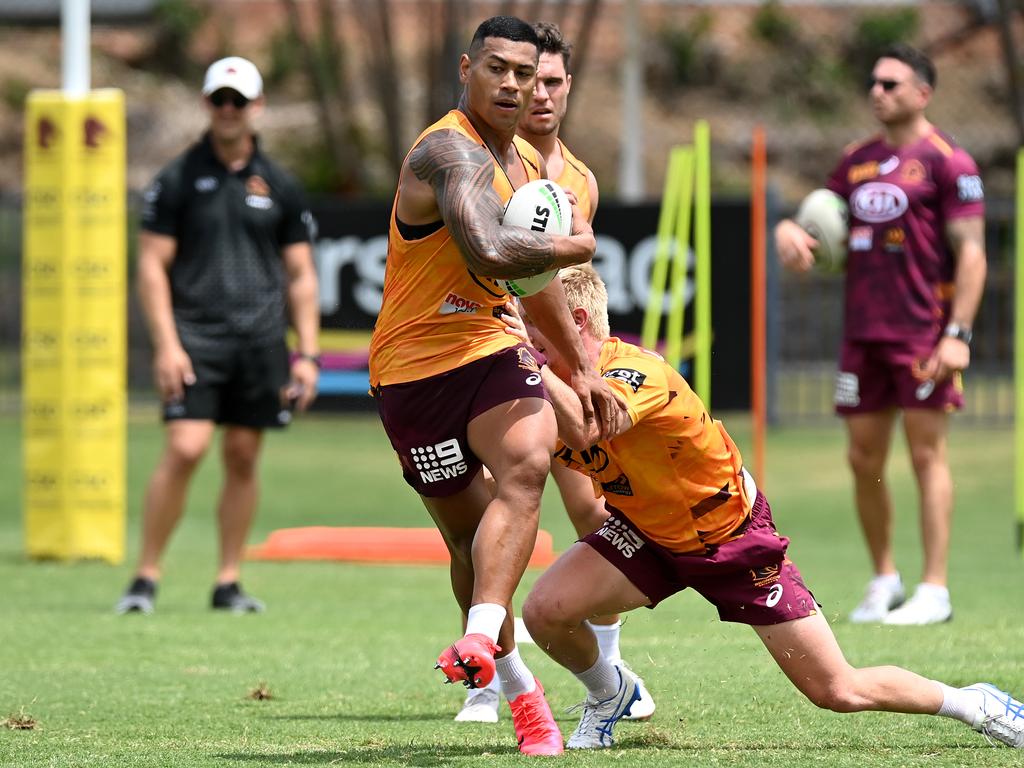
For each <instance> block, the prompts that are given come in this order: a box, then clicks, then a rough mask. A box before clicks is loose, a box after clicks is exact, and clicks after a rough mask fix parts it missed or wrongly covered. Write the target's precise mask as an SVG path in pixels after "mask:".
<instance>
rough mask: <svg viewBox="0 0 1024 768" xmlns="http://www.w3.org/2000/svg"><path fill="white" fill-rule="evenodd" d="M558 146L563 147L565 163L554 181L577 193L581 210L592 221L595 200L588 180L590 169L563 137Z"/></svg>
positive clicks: (563, 187)
mask: <svg viewBox="0 0 1024 768" xmlns="http://www.w3.org/2000/svg"><path fill="white" fill-rule="evenodd" d="M558 146H559V147H561V148H562V160H564V161H565V164H564V165H563V166H562V175H561V176H559V177H558V178H557V179H553V181H556V182H558V185H559V186H560V187H561V188H562V189H571V190H572V191H573V192H575V193H576V200H577V203H578V204H579V207H580V212H581V213H582V214H583V216H584V218H586V220H587V221H590V216H591V214H592V213H593V211H594V201H593V200H591V199H590V183H589V180H588V179H589V174H590V169H589V168H587V166H585V165H584V164H583V163H581V162H580V161H579V158H577V157H576V155H574V154H573V153H572V152H570V151H569V148H568V147H567V146H565V144H563V143H562V140H561V139H558Z"/></svg>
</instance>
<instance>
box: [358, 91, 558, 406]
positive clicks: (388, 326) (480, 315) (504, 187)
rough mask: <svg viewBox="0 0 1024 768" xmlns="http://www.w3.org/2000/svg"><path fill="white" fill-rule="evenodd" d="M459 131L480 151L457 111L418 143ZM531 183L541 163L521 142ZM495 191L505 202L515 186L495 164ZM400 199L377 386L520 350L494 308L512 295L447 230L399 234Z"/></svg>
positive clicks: (380, 328) (373, 348)
mask: <svg viewBox="0 0 1024 768" xmlns="http://www.w3.org/2000/svg"><path fill="white" fill-rule="evenodd" d="M444 130H451V131H458V132H459V133H461V134H463V135H464V136H467V137H469V138H470V139H472V140H473V141H475V142H476V143H478V144H480V145H481V146H483V145H484V142H483V140H482V139H481V138H480V135H479V134H478V133H477V132H476V130H475V129H474V128H473V126H472V124H471V123H470V122H469V119H468V118H467V117H466V116H465V115H464V114H463V113H462V112H460V111H458V110H455V109H453V110H452V111H451V112H449V113H448V114H447V115H445V116H444V117H443V118H441V119H440V120H438V121H437V122H436V123H434V124H433V125H432V126H430V127H429V128H427V129H426V130H425V131H424V132H423V133H422V134H420V137H419V138H418V139H416V143H415V144H413V146H414V147H415V146H416V144H419V142H420V141H422V140H423V137H424V136H426V135H427V134H429V133H431V132H433V131H444ZM514 142H515V147H516V150H517V151H518V153H519V157H520V158H521V159H522V161H523V167H524V168H525V169H526V174H527V176H528V177H529V181H533V180H534V179H538V178H540V171H539V168H540V157H539V155H538V154H537V151H536V150H535V149H534V148H533V147H532V146H531V145H530V144H529V142H527V141H525V140H523V139H520V138H519V137H518V136H517V137H515V139H514ZM494 190H495V192H497V193H498V197H500V198H501V200H502V202H503V203H507V202H508V200H509V198H510V197H512V192H513V189H512V184H511V182H510V181H509V179H508V176H507V175H506V174H505V171H504V170H503V169H502V168H501V166H500V165H499V164H498V162H497V160H495V161H494ZM397 209H398V195H397V193H396V195H395V202H394V204H393V205H392V207H391V225H390V227H389V229H388V255H387V267H386V269H385V273H384V297H383V301H382V304H381V310H380V314H379V315H378V316H377V323H376V325H375V327H374V330H373V338H372V339H371V341H370V383H371V384H372V385H374V386H377V385H380V384H398V383H401V382H406V381H416V380H418V379H425V378H427V377H429V376H435V375H437V374H439V373H444V372H445V371H450V370H452V369H453V368H458V367H459V366H461V365H465V364H466V363H469V362H472V361H473V360H477V359H479V358H481V357H486V356H487V355H490V354H493V353H495V352H498V351H500V350H502V349H506V348H508V347H514V346H515V345H516V344H517V343H518V342H517V341H516V339H515V338H514V337H513V336H510V335H509V334H507V333H505V324H504V323H502V322H501V320H499V319H497V318H496V317H495V316H494V314H493V312H492V310H493V308H494V307H498V306H500V305H502V304H504V303H505V300H506V298H507V294H506V293H505V292H504V291H502V290H501V289H500V288H498V286H497V284H496V283H495V282H494V281H493V280H491V279H489V278H485V277H481V276H479V275H474V274H473V273H472V272H470V271H469V269H468V268H467V266H466V262H465V261H464V260H463V258H462V253H461V252H460V251H459V246H458V245H457V244H456V243H455V241H454V240H453V239H452V237H451V233H450V232H449V231H448V228H447V227H445V226H442V227H440V228H439V229H437V230H436V231H435V232H433V233H432V234H430V235H427V236H426V237H424V238H421V239H419V240H406V239H404V238H403V237H402V235H401V234H400V233H399V231H398V224H397V219H396V216H397V214H396V211H397Z"/></svg>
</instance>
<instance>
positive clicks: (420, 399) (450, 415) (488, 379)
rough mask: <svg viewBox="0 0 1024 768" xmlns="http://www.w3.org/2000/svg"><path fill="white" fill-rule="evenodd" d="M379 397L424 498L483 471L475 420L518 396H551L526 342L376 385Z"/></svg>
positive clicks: (408, 475) (405, 467)
mask: <svg viewBox="0 0 1024 768" xmlns="http://www.w3.org/2000/svg"><path fill="white" fill-rule="evenodd" d="M373 395H374V399H375V400H376V402H377V411H378V413H379V414H380V420H381V422H383V424H384V431H385V432H387V433H388V438H389V439H390V440H391V445H392V447H393V448H394V449H395V452H396V453H397V454H398V459H399V461H400V462H401V463H402V473H403V475H404V477H405V481H406V482H407V483H408V484H409V485H411V486H412V487H413V489H414V490H415V491H416V493H418V494H420V495H421V496H452V495H453V494H456V493H458V492H459V491H462V490H465V488H466V487H467V486H468V485H469V484H470V482H472V480H473V478H474V477H476V474H477V472H479V471H480V467H481V463H480V459H479V458H477V456H476V455H475V454H474V453H473V451H471V450H470V448H469V440H468V438H467V428H468V426H469V422H470V421H472V420H473V419H475V418H476V417H477V416H479V415H480V414H481V413H484V412H485V411H488V410H490V409H491V408H493V407H495V406H496V405H501V404H502V403H507V402H510V401H512V400H519V399H521V398H527V397H538V398H542V399H544V400H549V398H548V393H547V390H545V389H544V385H543V384H542V383H541V378H540V368H539V366H538V365H537V358H536V353H535V352H534V351H533V350H532V349H530V348H529V347H527V346H526V345H525V344H520V345H519V346H516V347H510V348H509V349H504V350H502V351H501V352H496V353H495V354H493V355H488V356H487V357H482V358H480V359H479V360H474V361H473V362H471V363H467V364H466V365H463V366H460V367H458V368H455V369H453V370H451V371H445V372H444V373H441V374H438V375H437V376H431V377H430V378H426V379H419V380H418V381H409V382H404V383H402V384H388V385H387V386H380V387H376V388H375V389H374V390H373Z"/></svg>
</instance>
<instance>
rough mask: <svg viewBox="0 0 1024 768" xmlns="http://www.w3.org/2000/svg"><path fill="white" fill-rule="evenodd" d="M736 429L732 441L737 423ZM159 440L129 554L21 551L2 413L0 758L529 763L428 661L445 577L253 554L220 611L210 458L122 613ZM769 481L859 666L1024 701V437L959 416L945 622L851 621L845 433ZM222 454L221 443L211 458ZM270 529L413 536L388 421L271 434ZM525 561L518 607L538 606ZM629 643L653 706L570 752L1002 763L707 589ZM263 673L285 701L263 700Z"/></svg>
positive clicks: (557, 690) (857, 576)
mask: <svg viewBox="0 0 1024 768" xmlns="http://www.w3.org/2000/svg"><path fill="white" fill-rule="evenodd" d="M726 423H727V425H729V426H730V429H731V431H732V432H733V434H734V435H735V436H736V438H737V440H738V442H739V443H740V445H741V447H742V446H745V445H747V444H748V443H749V432H748V430H747V427H746V424H745V423H744V421H743V419H742V418H733V419H729V418H728V417H726ZM160 439H161V432H160V430H159V428H158V427H157V426H156V424H155V415H154V416H153V417H152V418H150V415H149V414H148V413H146V414H144V415H139V416H136V417H135V418H134V419H133V421H132V424H131V427H130V445H129V457H130V459H129V467H128V470H129V486H130V496H129V510H130V511H129V539H128V551H129V562H127V563H125V564H124V565H121V566H118V567H110V566H107V565H102V564H98V563H80V564H75V565H65V564H56V563H35V562H29V561H27V560H26V558H25V557H24V554H23V547H22V540H21V536H22V529H21V516H20V510H19V487H20V475H19V461H18V460H17V456H18V455H19V448H18V441H19V435H18V425H17V423H16V422H15V421H14V420H12V419H10V418H7V419H5V420H0V450H2V452H3V455H4V456H6V457H7V460H6V461H4V462H3V463H2V464H0V590H2V591H0V720H3V719H4V718H7V717H8V716H9V715H13V716H20V715H25V716H31V717H32V718H34V719H35V720H36V721H37V727H36V728H35V729H34V730H13V729H8V728H0V766H5V767H6V766H17V767H18V768H28V767H29V766H118V767H120V766H154V767H157V766H159V767H161V768H163V767H166V766H223V767H225V768H229V767H231V766H235V767H236V768H249V767H250V766H252V767H255V766H286V765H294V766H320V765H325V766H326V765H341V764H354V765H367V766H377V765H380V766H402V765H413V766H449V765H466V764H470V763H476V762H477V761H478V760H479V758H480V756H481V755H487V760H488V765H497V766H501V765H513V764H522V763H523V761H524V760H526V758H523V757H521V756H520V755H519V754H518V753H517V751H516V749H515V745H514V739H513V736H512V727H511V722H510V719H509V716H508V711H507V708H506V709H505V710H504V712H503V713H502V720H501V722H500V724H499V725H497V726H493V725H492V726H488V725H477V724H457V723H454V722H452V717H453V715H454V713H455V712H456V710H457V708H458V706H459V703H460V701H461V693H462V689H461V688H458V689H456V688H454V687H446V686H442V685H441V682H440V673H439V672H435V671H433V670H432V669H431V667H432V664H433V659H434V658H435V656H436V654H437V652H438V651H439V649H440V648H441V647H443V645H444V644H445V643H446V642H448V641H450V640H451V639H452V638H453V637H454V636H455V635H456V634H457V633H458V627H459V622H458V616H457V614H456V611H455V607H454V603H453V601H452V598H451V596H450V593H449V586H448V576H447V570H446V569H445V568H442V567H416V568H412V567H395V566H359V565H347V564H339V563H287V564H282V563H274V564H271V563H253V564H250V565H249V566H248V567H247V570H246V573H245V583H246V585H247V587H248V588H249V589H250V590H251V591H252V592H253V593H255V594H256V595H258V596H260V597H262V598H264V599H265V600H266V601H267V603H268V605H269V610H268V612H267V613H266V614H263V615H260V616H225V615H220V614H216V615H215V614H214V613H213V612H211V611H210V610H208V609H207V607H206V606H207V601H208V599H209V589H210V586H211V579H212V577H213V569H214V552H215V537H214V523H213V511H212V510H213V504H214V501H215V498H216V491H217V485H218V468H217V465H216V461H215V460H214V461H210V462H208V464H207V465H206V466H204V468H203V470H202V471H201V473H200V475H199V477H198V478H197V481H196V482H195V484H194V487H193V491H192V494H191V497H190V502H189V509H188V512H187V514H186V518H185V520H184V521H183V523H182V525H181V527H180V529H179V530H178V532H177V535H176V537H175V539H174V541H173V543H172V545H171V548H170V550H169V552H168V556H167V559H166V564H165V565H166V567H165V576H164V581H163V584H162V585H161V594H160V597H159V601H158V606H157V609H158V612H157V613H156V614H155V615H153V616H149V617H143V616H126V617H118V616H115V615H113V613H112V612H111V608H112V606H113V604H114V602H115V600H116V598H117V597H118V595H119V593H120V591H121V590H122V589H123V587H124V586H125V584H126V583H127V581H128V579H129V577H130V575H131V562H130V561H131V558H133V557H134V555H135V552H136V547H137V541H136V538H137V515H138V501H139V499H140V497H141V489H142V486H143V484H144V482H145V480H146V477H147V475H148V472H149V471H150V469H151V468H152V465H153V463H154V461H155V458H156V454H157V451H158V448H159V443H160ZM768 452H769V471H768V477H767V482H765V483H763V485H764V486H766V488H767V491H768V495H769V498H770V499H771V500H772V506H773V509H774V510H775V514H776V520H777V523H778V525H779V527H780V529H781V530H782V531H783V532H784V533H786V534H787V535H789V536H791V537H792V538H793V539H794V543H793V544H792V546H791V549H790V553H791V556H792V557H793V559H794V560H795V561H796V562H797V563H798V564H799V565H800V567H801V570H802V571H803V574H804V576H805V579H806V580H807V582H808V585H809V586H810V587H811V588H812V589H813V590H814V592H815V595H816V596H817V597H818V599H819V600H820V601H821V602H822V603H823V604H824V606H825V610H826V613H827V615H828V616H829V617H830V619H832V620H834V626H835V631H836V633H837V635H838V636H839V639H840V642H841V643H842V644H843V646H844V648H845V649H846V653H847V656H848V658H849V659H850V660H851V661H852V662H853V663H855V664H858V665H871V664H879V663H896V664H900V665H904V666H908V667H910V668H912V669H915V670H916V671H919V672H921V673H922V674H924V675H927V676H930V677H935V678H939V679H943V680H945V681H946V682H949V683H951V684H954V685H966V684H969V683H973V682H976V681H977V680H981V679H990V680H992V681H994V682H996V683H998V684H1001V685H1003V686H1004V687H1009V688H1010V689H1012V690H1015V691H1017V693H1018V695H1019V694H1020V693H1024V643H1022V640H1021V639H1022V637H1024V610H1022V608H1024V599H1022V591H1021V579H1022V571H1024V567H1022V564H1021V560H1020V559H1019V558H1018V556H1017V555H1016V553H1015V551H1014V541H1013V535H1012V531H1013V513H1012V483H1013V471H1012V466H1013V465H1012V435H1011V433H1010V432H1009V431H968V430H963V429H957V430H955V431H954V435H953V440H952V453H953V463H954V474H955V480H956V488H957V496H958V504H957V515H956V525H955V531H954V547H953V552H952V568H951V571H952V581H951V588H952V592H953V597H954V605H955V610H956V618H955V620H954V621H953V622H952V623H951V624H949V625H944V626H940V627H931V628H905V629H896V628H891V629H890V628H881V627H864V626H853V625H850V624H848V623H846V622H845V621H844V620H843V617H844V616H845V614H846V612H847V611H848V610H849V609H850V608H851V607H852V606H853V605H854V604H855V603H856V601H857V600H858V599H859V598H860V594H861V591H862V589H863V586H864V583H865V581H866V578H867V576H868V564H867V558H866V554H865V552H864V548H863V546H862V544H861V541H860V537H859V533H858V531H857V528H856V525H855V521H854V518H853V511H852V502H851V498H850V490H849V480H848V477H847V473H846V469H845V465H844V460H843V441H842V435H841V432H840V427H839V425H838V424H834V425H831V426H829V427H824V428H817V429H814V430H800V431H796V430H778V431H776V432H774V433H772V435H771V437H770V440H769V451H768ZM894 454H895V455H894V456H893V461H892V466H891V467H890V473H889V475H890V480H891V482H892V486H893V489H894V495H895V499H896V503H897V505H898V508H899V511H900V517H899V521H898V553H899V560H900V562H901V564H902V568H903V570H904V574H905V576H906V577H908V580H910V581H912V582H913V580H914V579H915V576H916V574H917V571H918V569H919V566H920V558H919V546H918V537H917V529H916V525H917V523H916V517H917V515H916V511H915V504H916V501H915V494H914V490H913V484H912V482H911V480H910V476H909V470H908V465H907V462H906V458H905V451H904V449H903V445H902V441H901V442H900V444H898V445H897V446H896V450H895V451H894ZM210 458H211V459H215V458H216V457H214V456H211V457H210ZM263 478H264V485H263V499H262V505H261V512H260V515H259V518H258V520H257V523H256V527H255V530H254V532H253V540H254V541H255V540H262V539H263V538H264V537H265V536H266V534H267V533H268V532H269V531H271V530H273V529H275V528H280V527H286V526H296V525H408V526H426V525H429V520H428V518H427V516H426V513H425V512H424V511H423V510H422V509H421V508H420V506H419V503H418V501H417V500H416V498H415V496H414V495H413V494H412V492H411V491H410V490H409V489H408V488H407V487H406V486H405V485H404V483H403V482H402V481H401V477H400V475H399V472H398V467H397V463H396V462H395V460H394V457H393V454H392V453H391V450H390V447H389V446H388V444H387V440H386V438H385V437H384V435H383V433H382V431H381V429H380V428H379V426H378V424H377V422H376V420H375V419H374V418H373V417H369V416H352V417H345V418H327V417H316V418H307V419H304V420H300V421H299V422H298V423H297V424H295V425H294V427H293V428H292V429H291V430H290V431H288V432H287V433H285V434H280V435H273V436H271V437H270V438H269V441H268V444H267V450H266V455H265V463H264V467H263ZM546 502H547V503H546V506H545V509H544V513H543V520H542V526H543V527H545V528H547V529H548V530H550V531H551V532H552V533H553V535H554V537H555V543H556V548H564V547H565V546H567V545H568V544H569V543H570V542H571V534H570V528H569V525H568V523H567V522H566V520H565V519H564V514H563V513H562V512H561V510H560V507H559V505H558V502H557V494H556V493H554V492H551V493H549V494H548V498H547V499H546ZM536 575H537V574H536V572H533V571H531V572H529V573H528V575H527V579H526V583H524V587H523V590H522V591H521V592H520V594H519V596H518V599H519V600H520V601H521V600H522V598H523V596H525V589H526V587H527V586H528V584H529V582H531V581H532V580H533V579H535V578H536ZM623 650H624V653H625V655H626V657H627V658H628V659H629V660H630V661H631V663H632V665H633V666H634V668H635V669H637V671H638V672H640V674H642V675H643V676H644V677H645V679H646V681H647V683H648V686H649V688H650V689H651V691H652V693H653V694H654V696H655V699H656V701H657V704H658V710H657V712H656V713H655V716H654V718H653V720H652V721H651V722H649V723H646V724H629V723H627V724H623V725H622V726H620V728H619V729H618V733H617V735H618V737H619V739H618V740H619V743H618V745H617V747H616V748H615V749H612V750H608V751H605V752H602V753H594V754H570V755H566V756H564V757H563V758H560V760H563V761H565V762H568V763H569V764H571V765H639V764H643V765H645V766H650V767H653V766H669V765H671V766H676V765H681V764H690V765H699V766H718V765H729V766H812V765H814V766H897V765H898V766H924V765H927V766H930V767H931V766H982V765H985V766H1003V765H1005V766H1009V765H1020V761H1021V755H1020V753H1019V752H1016V751H1014V750H1010V749H1006V748H1000V749H996V748H992V747H989V746H988V745H987V744H986V743H985V741H984V739H983V738H982V737H981V736H979V735H978V734H974V733H972V732H971V731H970V730H969V729H967V728H966V727H965V726H962V725H960V724H959V723H956V722H953V721H950V720H945V719H939V718H927V717H910V716H897V715H885V714H879V713H865V714H858V715H837V714H833V713H829V712H822V711H819V710H817V709H816V708H815V707H813V706H812V705H811V704H809V703H808V702H806V701H805V700H804V699H803V698H802V697H801V696H800V695H799V694H798V693H796V691H795V690H793V689H792V688H791V687H790V685H789V684H788V682H787V681H786V680H785V679H784V678H783V676H782V674H781V673H780V672H779V671H778V669H777V668H776V667H775V666H774V665H773V664H772V662H771V660H770V659H769V657H768V656H767V654H766V653H765V652H764V651H763V649H762V648H761V646H760V644H759V643H758V641H757V639H756V637H755V635H754V634H753V632H751V631H750V630H749V629H746V628H745V627H742V626H737V625H724V624H721V623H719V622H718V621H717V619H716V615H715V613H714V611H713V610H712V609H711V608H710V607H709V606H707V605H706V604H704V603H703V602H702V600H701V599H700V598H699V597H697V596H696V595H693V594H683V595H680V596H677V597H676V598H674V599H673V600H671V601H669V602H667V603H665V604H664V605H663V606H661V607H659V609H658V610H657V611H638V612H636V613H634V614H632V615H631V616H630V618H629V620H628V621H627V623H626V626H625V628H624V630H623ZM524 655H525V657H526V659H527V661H528V663H530V665H531V666H532V667H533V669H534V670H535V671H536V672H537V673H538V675H539V676H540V678H541V679H542V680H543V681H544V684H545V686H546V688H547V690H548V696H549V700H550V702H551V705H552V709H553V710H554V711H555V712H556V715H557V717H558V719H559V722H560V724H561V726H562V730H563V732H564V733H565V734H566V735H568V733H570V732H571V730H572V728H573V727H574V726H575V722H576V719H577V718H576V715H572V714H563V712H564V710H565V708H567V707H568V706H570V705H572V704H575V703H576V702H578V701H579V700H580V699H581V698H582V692H581V688H580V686H579V685H578V683H577V682H576V681H575V680H574V679H573V678H572V677H571V676H570V675H569V674H568V673H566V672H564V671H563V670H561V669H560V668H558V667H557V666H555V665H554V664H553V663H552V662H550V661H549V660H548V659H547V658H546V657H545V656H544V655H543V654H542V653H541V652H540V651H539V650H538V649H537V648H536V647H534V646H531V645H526V646H524ZM261 684H265V686H266V687H267V688H268V689H269V691H270V693H271V694H272V698H270V699H269V700H253V699H252V698H250V697H249V693H250V691H252V690H253V689H255V688H256V687H257V686H259V685H261Z"/></svg>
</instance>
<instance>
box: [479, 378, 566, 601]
mask: <svg viewBox="0 0 1024 768" xmlns="http://www.w3.org/2000/svg"><path fill="white" fill-rule="evenodd" d="M556 434H557V427H556V424H555V415H554V411H552V409H551V406H550V405H549V404H548V403H547V401H545V400H541V399H539V398H524V399H520V400H514V401H511V402H508V403H503V404H501V405H499V406H496V407H494V408H491V409H490V410H488V411H485V412H484V413H482V414H480V415H479V416H477V417H476V418H475V419H473V420H472V421H471V422H470V423H469V428H468V435H469V445H470V448H471V449H472V450H473V452H474V453H475V454H476V455H477V456H479V457H480V460H481V461H482V462H483V463H484V464H485V465H486V466H487V468H488V469H489V470H490V472H491V475H492V476H493V477H494V482H495V493H494V498H493V499H491V501H490V502H489V503H488V505H487V508H486V510H485V511H484V514H483V516H482V517H481V519H480V525H479V527H478V529H477V535H476V538H475V540H474V543H473V564H474V568H475V570H476V580H475V583H474V589H473V605H477V604H479V603H497V604H499V605H504V604H506V603H508V602H509V601H510V600H511V598H512V595H513V593H514V592H515V590H516V587H517V586H519V581H520V579H522V577H523V572H524V571H525V570H526V564H527V563H528V562H529V559H530V555H531V554H532V553H533V547H534V544H535V543H536V540H537V525H538V521H539V519H540V500H541V494H542V493H543V491H544V483H545V481H546V480H547V475H548V471H549V470H550V467H551V449H552V448H553V447H554V445H555V438H556Z"/></svg>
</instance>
